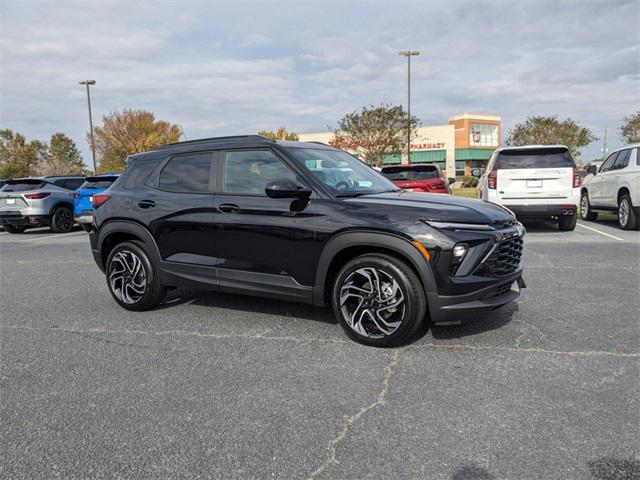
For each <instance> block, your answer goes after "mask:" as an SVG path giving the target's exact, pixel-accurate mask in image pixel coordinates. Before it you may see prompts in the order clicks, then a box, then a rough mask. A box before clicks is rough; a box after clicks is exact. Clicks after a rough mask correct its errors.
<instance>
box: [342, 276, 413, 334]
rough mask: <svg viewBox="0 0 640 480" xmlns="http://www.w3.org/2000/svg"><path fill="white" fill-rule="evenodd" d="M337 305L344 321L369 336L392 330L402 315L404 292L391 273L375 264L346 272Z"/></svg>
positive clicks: (396, 326)
mask: <svg viewBox="0 0 640 480" xmlns="http://www.w3.org/2000/svg"><path fill="white" fill-rule="evenodd" d="M340 309H341V311H342V315H343V317H344V319H345V321H346V323H347V324H348V325H349V327H351V329H353V330H354V331H355V332H356V333H358V334H360V335H362V336H365V337H368V338H382V337H386V336H389V335H391V334H393V333H394V332H395V331H396V330H397V329H398V328H399V327H400V325H401V324H402V320H403V319H404V315H405V294H404V292H403V291H402V288H401V287H400V285H399V284H398V282H397V281H396V280H395V279H394V278H393V276H392V275H391V274H389V273H387V272H385V271H384V270H381V269H379V268H375V267H364V268H359V269H357V270H355V271H354V272H352V273H351V274H349V276H348V277H347V278H346V279H345V281H344V282H343V284H342V287H341V288H340Z"/></svg>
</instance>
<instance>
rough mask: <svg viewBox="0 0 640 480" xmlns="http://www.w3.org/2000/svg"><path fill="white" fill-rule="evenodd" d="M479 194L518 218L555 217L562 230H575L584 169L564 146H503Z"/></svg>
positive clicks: (490, 162)
mask: <svg viewBox="0 0 640 480" xmlns="http://www.w3.org/2000/svg"><path fill="white" fill-rule="evenodd" d="M477 194H478V197H479V198H481V199H482V200H484V201H486V202H492V203H497V204H498V205H502V206H504V207H507V208H508V209H509V210H511V211H512V212H513V213H514V214H515V215H516V216H517V217H518V218H553V219H557V221H558V226H559V227H560V230H573V229H575V228H576V220H577V209H578V202H579V201H580V172H579V171H578V169H577V168H576V165H575V163H574V161H573V158H571V153H569V149H568V148H567V147H565V146H564V145H548V146H543V145H526V146H522V147H502V148H499V149H497V150H496V151H495V152H493V155H491V158H490V159H489V163H488V164H487V168H486V170H485V171H484V173H483V174H482V176H481V177H480V181H479V182H478V189H477Z"/></svg>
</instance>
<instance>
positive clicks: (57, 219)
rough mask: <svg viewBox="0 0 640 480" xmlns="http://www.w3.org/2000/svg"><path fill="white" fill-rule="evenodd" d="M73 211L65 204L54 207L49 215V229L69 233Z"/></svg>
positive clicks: (72, 223)
mask: <svg viewBox="0 0 640 480" xmlns="http://www.w3.org/2000/svg"><path fill="white" fill-rule="evenodd" d="M73 225H74V222H73V212H72V211H71V209H70V208H69V207H67V206H65V205H61V206H60V207H56V209H55V210H54V211H53V215H52V216H51V231H52V232H53V233H69V232H70V231H71V230H73Z"/></svg>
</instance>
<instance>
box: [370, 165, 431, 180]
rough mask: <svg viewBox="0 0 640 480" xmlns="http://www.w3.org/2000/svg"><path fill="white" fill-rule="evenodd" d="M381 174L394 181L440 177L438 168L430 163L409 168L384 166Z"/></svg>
mask: <svg viewBox="0 0 640 480" xmlns="http://www.w3.org/2000/svg"><path fill="white" fill-rule="evenodd" d="M382 174H383V175H384V176H385V177H387V178H388V179H389V180H394V181H416V180H428V179H430V178H439V177H440V175H439V173H438V169H437V168H436V167H434V166H432V165H424V166H421V167H411V168H403V167H389V168H385V169H384V170H383V171H382Z"/></svg>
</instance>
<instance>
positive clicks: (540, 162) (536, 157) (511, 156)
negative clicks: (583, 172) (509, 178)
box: [494, 148, 575, 170]
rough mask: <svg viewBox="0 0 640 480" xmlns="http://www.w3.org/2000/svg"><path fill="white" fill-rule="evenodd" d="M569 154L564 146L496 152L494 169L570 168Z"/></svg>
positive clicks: (571, 163) (571, 160)
mask: <svg viewBox="0 0 640 480" xmlns="http://www.w3.org/2000/svg"><path fill="white" fill-rule="evenodd" d="M574 166H575V164H574V163H573V159H572V158H571V154H570V153H569V151H568V150H567V149H564V148H556V149H552V148H545V149H523V150H507V151H502V152H500V153H499V154H498V157H497V159H496V164H495V168H494V170H512V169H517V168H572V167H574Z"/></svg>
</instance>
